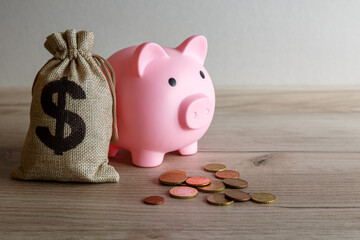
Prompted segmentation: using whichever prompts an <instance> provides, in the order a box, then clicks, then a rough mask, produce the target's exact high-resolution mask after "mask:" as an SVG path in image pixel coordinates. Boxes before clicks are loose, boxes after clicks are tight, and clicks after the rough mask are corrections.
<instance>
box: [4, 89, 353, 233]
mask: <svg viewBox="0 0 360 240" xmlns="http://www.w3.org/2000/svg"><path fill="white" fill-rule="evenodd" d="M216 96H217V106H216V112H215V117H214V120H213V124H212V125H211V127H210V129H209V131H208V132H207V134H206V135H205V136H204V138H203V139H202V140H201V141H200V142H199V153H198V154H196V155H194V156H187V157H183V156H179V155H178V154H177V153H169V154H167V155H166V156H165V160H164V163H163V164H162V165H161V166H159V167H156V168H148V169H145V168H137V167H134V166H132V165H131V160H130V159H131V156H130V154H129V153H127V152H120V153H119V154H118V155H117V156H116V157H115V158H114V159H112V160H111V162H110V163H111V164H112V165H113V166H115V167H116V169H117V170H118V172H119V174H120V178H121V179H120V182H119V183H118V184H75V183H55V182H36V181H32V182H31V181H29V182H26V181H16V180H12V179H10V178H9V172H10V171H11V170H12V169H13V168H14V167H15V165H16V164H17V163H18V161H19V157H20V152H21V147H22V144H23V141H24V138H25V134H26V131H27V128H28V124H29V107H30V100H31V96H30V91H29V89H1V90H0V136H1V139H0V239H17V238H19V239H20V238H21V239H360V87H316V88H310V87H308V88H297V87H287V88H284V87H282V88H276V87H268V88H233V87H228V88H217V89H216ZM212 162H218V163H223V164H225V165H227V166H228V168H229V169H234V170H238V171H239V172H240V174H241V178H243V179H246V180H247V181H248V182H249V187H248V188H247V189H246V191H247V192H249V193H250V194H253V193H256V192H270V193H273V194H275V195H276V196H277V202H276V203H275V204H273V205H259V204H256V203H254V202H245V203H237V204H234V205H232V206H229V207H216V206H212V205H209V204H207V203H206V202H205V200H204V199H205V197H206V196H207V194H205V193H200V194H199V196H198V197H197V198H195V199H190V200H180V199H174V198H171V197H170V196H169V195H168V190H169V189H170V187H167V186H163V185H160V184H158V181H157V177H158V176H159V175H160V174H161V173H163V172H165V171H167V170H171V169H180V170H184V171H186V172H187V173H188V175H189V176H197V175H200V176H208V177H211V178H213V175H212V174H211V173H208V172H205V171H204V170H203V166H204V165H206V164H208V163H212ZM149 195H162V196H164V197H165V201H166V202H165V203H164V204H163V205H160V206H149V205H145V204H144V203H142V199H143V198H145V197H147V196H149Z"/></svg>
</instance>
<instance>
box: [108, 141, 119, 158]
mask: <svg viewBox="0 0 360 240" xmlns="http://www.w3.org/2000/svg"><path fill="white" fill-rule="evenodd" d="M118 151H119V149H118V148H117V147H115V146H114V145H112V144H110V147H109V154H108V156H109V157H115V156H116V154H117V152H118Z"/></svg>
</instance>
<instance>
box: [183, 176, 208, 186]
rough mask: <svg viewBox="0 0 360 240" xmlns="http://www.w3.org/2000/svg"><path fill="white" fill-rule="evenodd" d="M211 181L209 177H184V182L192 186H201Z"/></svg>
mask: <svg viewBox="0 0 360 240" xmlns="http://www.w3.org/2000/svg"><path fill="white" fill-rule="evenodd" d="M210 183H211V180H210V178H207V177H191V178H188V179H186V184H187V185H189V186H192V187H203V186H207V185H209V184H210Z"/></svg>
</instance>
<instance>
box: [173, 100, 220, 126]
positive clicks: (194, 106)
mask: <svg viewBox="0 0 360 240" xmlns="http://www.w3.org/2000/svg"><path fill="white" fill-rule="evenodd" d="M213 114H214V103H213V101H211V99H210V98H209V97H207V96H205V95H204V94H197V95H192V96H189V97H187V98H185V99H184V100H183V102H182V103H181V105H180V109H179V120H180V124H181V125H182V127H184V128H187V129H199V128H201V127H204V126H206V125H208V124H210V122H211V120H212V117H213Z"/></svg>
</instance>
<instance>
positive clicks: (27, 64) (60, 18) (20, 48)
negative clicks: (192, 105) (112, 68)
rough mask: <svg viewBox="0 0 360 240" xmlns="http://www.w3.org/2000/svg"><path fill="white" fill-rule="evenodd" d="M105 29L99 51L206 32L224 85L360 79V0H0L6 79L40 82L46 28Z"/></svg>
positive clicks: (98, 34)
mask: <svg viewBox="0 0 360 240" xmlns="http://www.w3.org/2000/svg"><path fill="white" fill-rule="evenodd" d="M69 28H75V29H77V30H83V29H85V30H91V31H93V32H94V33H95V49H94V50H95V52H96V53H98V54H100V55H102V56H104V57H108V56H110V55H111V54H112V53H113V52H115V51H117V50H119V49H121V48H124V47H127V46H130V45H135V44H140V43H142V42H147V41H153V42H156V43H159V44H160V45H165V46H169V47H175V46H177V45H178V44H179V43H181V41H182V40H184V39H185V38H187V37H189V36H191V35H194V34H203V35H205V36H206V37H207V38H208V42H209V52H208V56H207V60H206V63H205V66H206V68H207V70H208V72H209V73H210V74H211V76H212V79H213V81H214V84H215V85H327V84H332V85H340V84H359V83H360V1H355V0H354V1H351V0H348V1H345V0H298V1H295V0H294V1H286V0H272V1H260V0H248V1H245V0H244V1H241V0H238V1H236V0H231V1H230V0H211V1H210V0H209V1H205V0H204V1H189V0H182V1H170V0H156V1H154V0H152V1H151V0H127V1H119V0H118V1H115V0H106V1H105V0H102V1H100V0H76V1H70V0H61V1H50V0H23V1H21V0H0V87H5V86H31V84H32V82H33V79H34V76H35V75H36V73H37V71H38V70H39V69H40V67H41V66H42V65H43V64H44V63H45V62H46V61H47V59H49V58H50V57H51V56H50V54H49V53H48V52H47V51H46V50H45V48H44V47H43V43H44V41H45V39H46V36H47V35H49V34H51V33H53V32H57V31H64V30H66V29H69Z"/></svg>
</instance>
